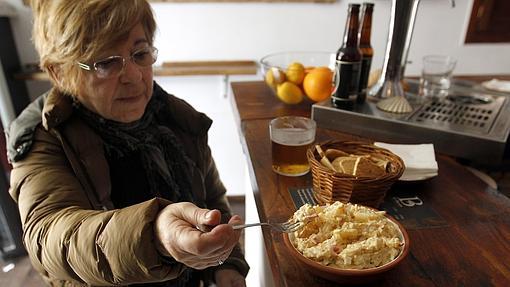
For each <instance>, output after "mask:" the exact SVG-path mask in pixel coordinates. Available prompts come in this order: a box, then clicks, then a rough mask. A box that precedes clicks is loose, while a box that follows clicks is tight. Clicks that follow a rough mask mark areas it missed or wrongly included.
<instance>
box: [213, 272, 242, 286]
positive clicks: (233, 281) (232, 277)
mask: <svg viewBox="0 0 510 287" xmlns="http://www.w3.org/2000/svg"><path fill="white" fill-rule="evenodd" d="M214 280H215V281H216V286H218V287H246V281H245V280H244V277H243V275H241V274H239V272H237V270H234V269H218V270H216V272H215V273H214Z"/></svg>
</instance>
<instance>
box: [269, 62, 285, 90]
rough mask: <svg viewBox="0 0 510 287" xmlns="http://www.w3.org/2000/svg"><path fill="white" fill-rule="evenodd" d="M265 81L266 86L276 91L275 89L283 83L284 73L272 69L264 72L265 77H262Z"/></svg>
mask: <svg viewBox="0 0 510 287" xmlns="http://www.w3.org/2000/svg"><path fill="white" fill-rule="evenodd" d="M264 79H265V80H266V84H267V85H268V86H270V87H271V88H272V89H273V90H276V87H277V86H278V85H279V84H281V83H283V82H285V73H283V72H282V71H281V70H280V69H278V68H275V67H272V68H270V69H269V70H267V72H266V76H265V77H264Z"/></svg>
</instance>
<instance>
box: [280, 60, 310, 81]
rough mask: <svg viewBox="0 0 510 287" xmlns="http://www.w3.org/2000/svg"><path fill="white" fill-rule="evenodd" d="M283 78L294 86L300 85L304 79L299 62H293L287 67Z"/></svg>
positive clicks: (303, 69)
mask: <svg viewBox="0 0 510 287" xmlns="http://www.w3.org/2000/svg"><path fill="white" fill-rule="evenodd" d="M285 76H286V77H287V80H288V81H291V82H292V83H294V84H296V85H301V83H302V82H303V79H304V78H305V67H304V66H303V64H301V63H299V62H294V63H292V64H290V65H289V66H288V67H287V71H286V72H285Z"/></svg>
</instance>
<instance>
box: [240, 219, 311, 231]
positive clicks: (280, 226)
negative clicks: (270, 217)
mask: <svg viewBox="0 0 510 287" xmlns="http://www.w3.org/2000/svg"><path fill="white" fill-rule="evenodd" d="M252 226H270V227H271V228H273V229H274V230H276V231H279V232H286V233H290V232H294V231H297V230H299V229H300V228H301V227H302V226H303V224H302V222H299V221H291V220H288V221H286V222H282V223H275V222H259V223H249V224H239V225H234V226H232V228H234V229H235V230H237V229H243V228H246V227H252Z"/></svg>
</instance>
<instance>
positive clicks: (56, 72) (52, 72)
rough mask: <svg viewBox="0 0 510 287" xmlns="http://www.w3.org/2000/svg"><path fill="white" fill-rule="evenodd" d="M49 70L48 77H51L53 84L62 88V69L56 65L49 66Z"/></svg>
mask: <svg viewBox="0 0 510 287" xmlns="http://www.w3.org/2000/svg"><path fill="white" fill-rule="evenodd" d="M47 70H48V75H49V76H50V78H51V80H52V81H53V83H55V85H57V86H59V87H61V86H62V85H61V84H60V68H59V67H58V66H56V65H49V66H48V69H47Z"/></svg>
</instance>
